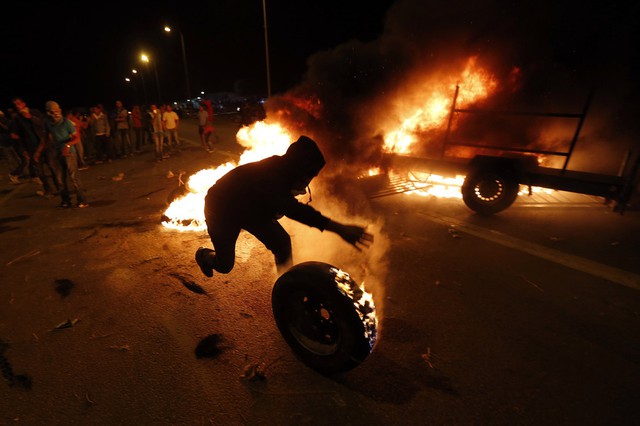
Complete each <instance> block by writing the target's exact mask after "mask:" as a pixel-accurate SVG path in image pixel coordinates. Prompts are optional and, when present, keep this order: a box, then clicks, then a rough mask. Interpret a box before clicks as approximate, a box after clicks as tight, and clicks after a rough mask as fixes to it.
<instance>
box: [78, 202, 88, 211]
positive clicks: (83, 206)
mask: <svg viewBox="0 0 640 426" xmlns="http://www.w3.org/2000/svg"><path fill="white" fill-rule="evenodd" d="M76 207H77V208H79V209H84V208H85V207H89V204H88V203H85V202H84V201H83V202H81V203H78V204H77V205H76Z"/></svg>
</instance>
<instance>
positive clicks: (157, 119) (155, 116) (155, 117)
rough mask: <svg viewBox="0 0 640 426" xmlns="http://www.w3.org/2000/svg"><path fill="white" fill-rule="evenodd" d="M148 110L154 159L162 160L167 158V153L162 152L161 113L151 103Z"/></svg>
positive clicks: (162, 131)
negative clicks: (153, 145)
mask: <svg viewBox="0 0 640 426" xmlns="http://www.w3.org/2000/svg"><path fill="white" fill-rule="evenodd" d="M150 112H151V128H152V132H153V133H152V134H153V142H154V144H155V155H156V161H162V160H163V159H165V158H169V156H168V155H165V154H164V130H163V128H162V127H163V126H162V113H161V112H160V110H159V109H158V107H157V106H156V105H151V111H150Z"/></svg>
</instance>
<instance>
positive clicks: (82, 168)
mask: <svg viewBox="0 0 640 426" xmlns="http://www.w3.org/2000/svg"><path fill="white" fill-rule="evenodd" d="M88 168H89V166H82V167H78V170H87V169H88Z"/></svg>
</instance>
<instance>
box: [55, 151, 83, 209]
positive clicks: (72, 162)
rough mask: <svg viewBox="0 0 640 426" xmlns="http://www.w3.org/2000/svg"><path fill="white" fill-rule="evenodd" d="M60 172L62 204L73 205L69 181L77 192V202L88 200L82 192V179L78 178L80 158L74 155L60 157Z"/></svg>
mask: <svg viewBox="0 0 640 426" xmlns="http://www.w3.org/2000/svg"><path fill="white" fill-rule="evenodd" d="M58 162H59V165H60V167H59V170H58V180H59V181H60V182H61V183H62V190H61V191H60V198H61V199H62V202H63V203H65V204H70V203H71V194H70V191H69V181H71V184H72V185H73V187H74V189H75V191H76V200H77V202H78V204H80V203H84V202H85V201H86V199H85V198H84V194H83V192H82V186H81V184H80V179H79V177H78V158H77V156H76V155H75V153H74V154H71V155H68V156H66V157H65V156H62V155H61V156H59V157H58Z"/></svg>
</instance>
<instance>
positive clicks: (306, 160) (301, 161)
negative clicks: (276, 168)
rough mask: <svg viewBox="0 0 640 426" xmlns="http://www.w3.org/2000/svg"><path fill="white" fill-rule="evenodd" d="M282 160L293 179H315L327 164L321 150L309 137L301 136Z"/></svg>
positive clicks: (290, 146)
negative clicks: (305, 177) (303, 177)
mask: <svg viewBox="0 0 640 426" xmlns="http://www.w3.org/2000/svg"><path fill="white" fill-rule="evenodd" d="M282 159H283V161H284V163H285V164H286V168H287V174H289V176H292V177H302V176H308V177H315V176H317V175H318V173H320V170H322V168H323V167H324V165H325V164H326V163H325V160H324V156H323V155H322V152H320V148H318V145H317V144H316V142H315V141H314V140H313V139H311V138H310V137H308V136H300V137H299V138H298V140H297V141H295V142H294V143H292V144H291V145H289V148H288V149H287V152H286V153H285V154H284V155H283V156H282Z"/></svg>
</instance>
